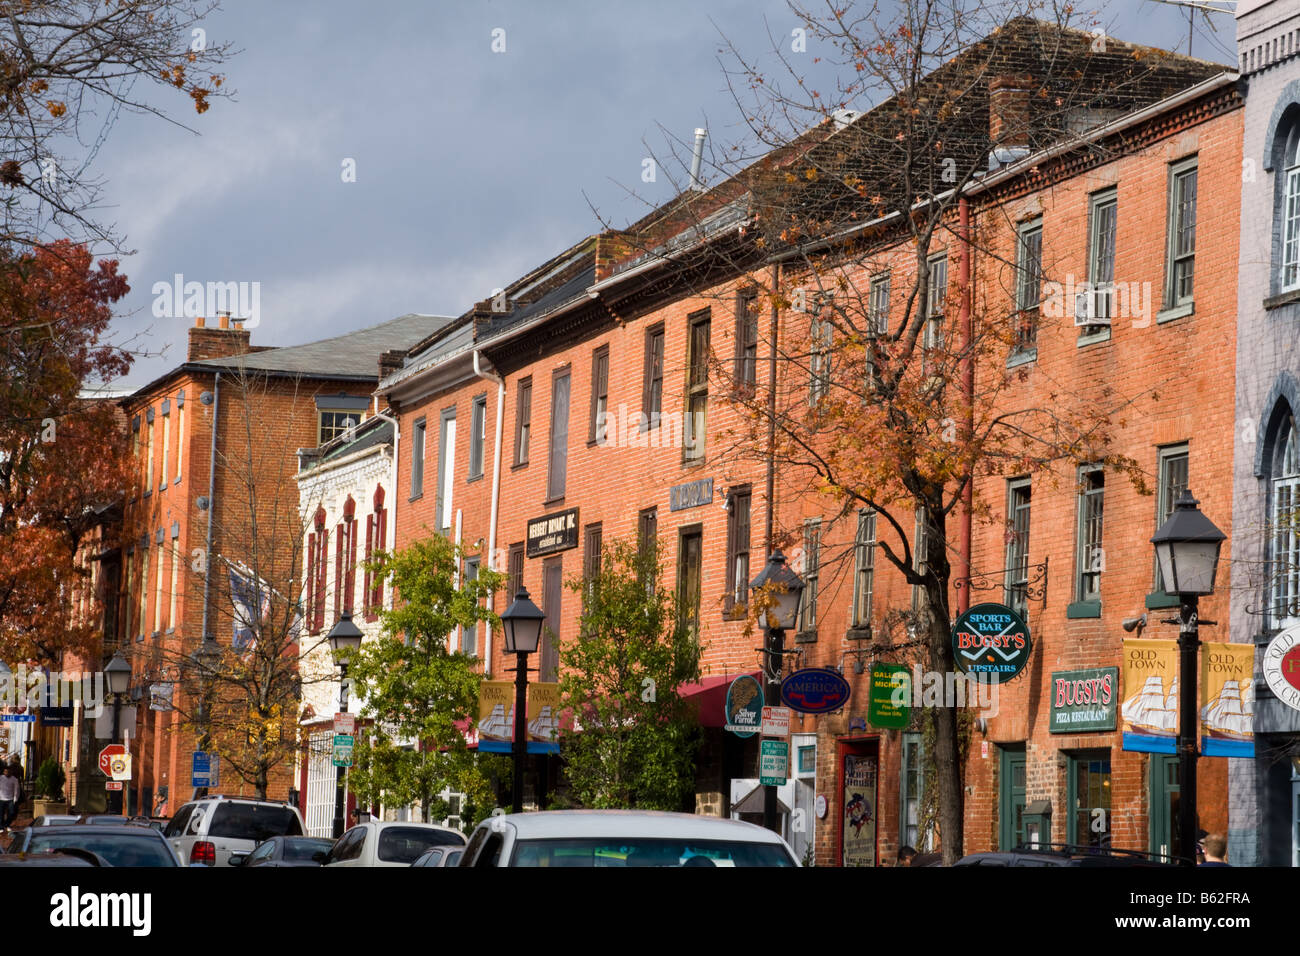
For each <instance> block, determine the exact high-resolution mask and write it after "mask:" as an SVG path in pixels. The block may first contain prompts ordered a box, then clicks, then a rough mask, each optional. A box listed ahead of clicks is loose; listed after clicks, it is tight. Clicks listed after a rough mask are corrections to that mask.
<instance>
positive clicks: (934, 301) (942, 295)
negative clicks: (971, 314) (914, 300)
mask: <svg viewBox="0 0 1300 956" xmlns="http://www.w3.org/2000/svg"><path fill="white" fill-rule="evenodd" d="M929 267H930V281H929V283H928V284H927V286H926V295H925V315H926V322H925V338H924V341H923V344H924V346H925V347H926V348H927V349H941V348H943V310H944V305H945V303H946V302H947V300H948V254H947V253H944V254H943V255H939V256H934V257H933V258H931V259H930V260H929Z"/></svg>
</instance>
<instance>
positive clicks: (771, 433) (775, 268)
mask: <svg viewBox="0 0 1300 956" xmlns="http://www.w3.org/2000/svg"><path fill="white" fill-rule="evenodd" d="M780 285H781V264H780V263H779V262H774V263H773V264H772V326H771V329H772V355H771V360H770V361H769V362H768V366H767V527H766V529H765V530H764V533H763V547H764V548H765V549H766V551H767V554H766V556H765V559H766V558H770V557H771V556H772V528H773V512H774V511H775V510H776V509H775V505H774V503H773V500H772V499H773V497H775V495H776V462H775V458H776V331H777V330H776V316H777V308H776V292H777V289H778V288H779V287H780Z"/></svg>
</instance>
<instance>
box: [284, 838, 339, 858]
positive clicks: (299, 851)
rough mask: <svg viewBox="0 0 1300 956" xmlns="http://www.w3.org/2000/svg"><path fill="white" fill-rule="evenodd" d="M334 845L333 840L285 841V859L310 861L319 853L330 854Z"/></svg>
mask: <svg viewBox="0 0 1300 956" xmlns="http://www.w3.org/2000/svg"><path fill="white" fill-rule="evenodd" d="M333 845H334V841H333V840H285V841H284V858H285V859H286V860H297V861H304V860H310V859H311V858H312V857H313V856H315V855H316V854H317V853H328V852H329V848H330V847H332V846H333Z"/></svg>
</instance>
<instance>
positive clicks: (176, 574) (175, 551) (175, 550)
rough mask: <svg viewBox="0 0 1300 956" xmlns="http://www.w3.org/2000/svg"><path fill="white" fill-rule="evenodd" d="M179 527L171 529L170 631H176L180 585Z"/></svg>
mask: <svg viewBox="0 0 1300 956" xmlns="http://www.w3.org/2000/svg"><path fill="white" fill-rule="evenodd" d="M180 533H181V528H180V525H179V524H177V525H174V526H173V527H172V594H171V606H170V607H169V608H168V610H167V624H168V627H169V628H170V629H171V630H175V629H176V595H177V593H178V591H179V589H180V584H181V549H180Z"/></svg>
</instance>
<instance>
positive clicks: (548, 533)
mask: <svg viewBox="0 0 1300 956" xmlns="http://www.w3.org/2000/svg"><path fill="white" fill-rule="evenodd" d="M577 546H578V509H577V508H566V509H565V510H564V511H556V512H554V513H552V514H548V515H542V516H541V517H540V518H531V519H529V521H528V537H527V542H526V548H525V550H526V553H527V554H528V556H529V557H530V558H540V557H542V556H543V555H547V554H555V553H556V552H559V551H568V550H569V549H570V548H576V547H577Z"/></svg>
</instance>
